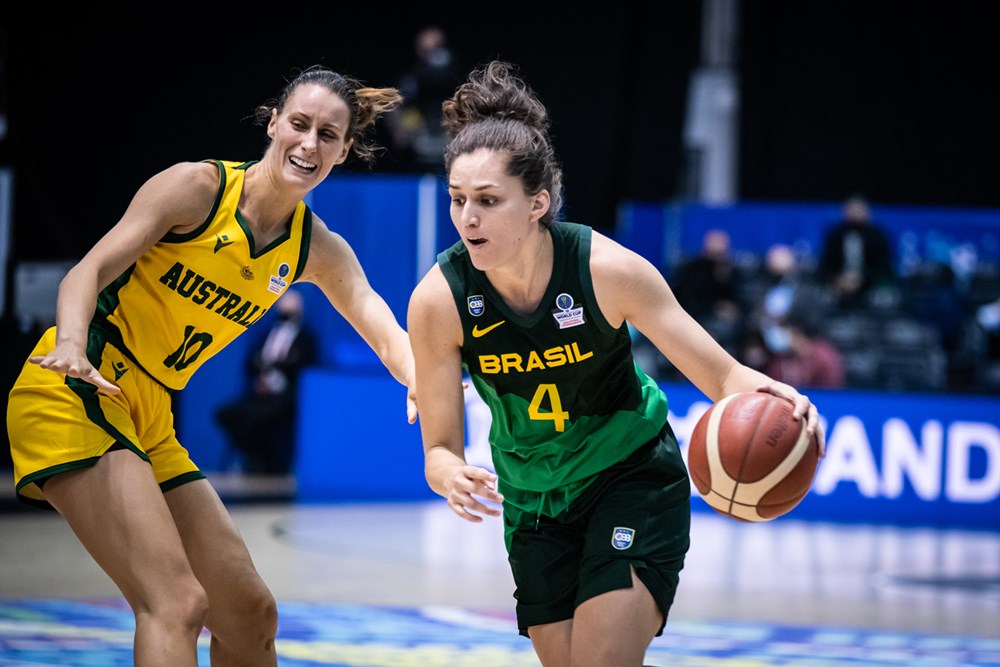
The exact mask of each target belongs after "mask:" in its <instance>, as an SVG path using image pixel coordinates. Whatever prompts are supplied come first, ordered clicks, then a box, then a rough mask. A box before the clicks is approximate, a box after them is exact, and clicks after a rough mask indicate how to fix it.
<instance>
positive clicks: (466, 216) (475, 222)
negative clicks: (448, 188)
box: [461, 202, 479, 227]
mask: <svg viewBox="0 0 1000 667" xmlns="http://www.w3.org/2000/svg"><path fill="white" fill-rule="evenodd" d="M461 221H462V226H464V227H477V226H479V214H478V213H477V212H476V210H475V207H474V206H473V205H472V203H471V202H465V205H464V206H463V207H462V215H461Z"/></svg>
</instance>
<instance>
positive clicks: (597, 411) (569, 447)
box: [438, 222, 667, 516]
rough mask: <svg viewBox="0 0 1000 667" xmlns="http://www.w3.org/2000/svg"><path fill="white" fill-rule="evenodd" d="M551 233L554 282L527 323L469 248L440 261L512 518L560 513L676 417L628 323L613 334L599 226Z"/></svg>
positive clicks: (559, 227) (559, 226) (565, 226)
mask: <svg viewBox="0 0 1000 667" xmlns="http://www.w3.org/2000/svg"><path fill="white" fill-rule="evenodd" d="M551 233H552V240H553V244H554V250H555V254H554V259H553V269H552V277H551V279H550V282H549V286H548V288H547V290H546V292H545V296H544V297H543V298H542V300H541V302H540V304H539V306H538V308H537V309H536V310H535V312H533V313H529V314H526V315H520V314H518V313H516V312H514V311H513V310H511V309H510V308H509V307H508V306H507V304H506V303H505V302H504V301H503V299H502V298H501V297H500V295H499V294H498V293H497V292H496V291H495V290H494V289H493V287H492V285H491V284H490V282H489V280H488V279H487V278H486V275H485V274H484V273H483V272H482V271H479V270H478V269H476V268H475V267H474V266H473V264H472V261H471V260H470V258H469V255H468V252H467V250H466V248H465V246H464V244H463V243H462V242H461V241H459V242H458V243H456V244H455V245H453V246H452V247H451V248H449V249H448V250H445V251H444V252H442V253H441V254H440V255H439V256H438V264H439V265H440V266H441V270H442V272H443V273H444V276H445V278H446V280H447V281H448V284H449V286H450V288H451V292H452V295H453V296H454V298H455V303H456V305H457V306H458V311H459V314H460V317H461V320H462V331H463V340H464V342H463V345H462V351H461V352H462V364H463V368H464V370H465V371H466V372H467V373H468V374H469V377H470V378H471V380H472V384H473V385H474V386H475V388H476V390H477V391H478V392H479V395H480V396H481V397H482V398H483V400H484V401H485V403H486V404H487V405H488V406H489V408H490V413H491V415H492V424H491V427H490V435H489V440H490V449H491V452H492V457H493V464H494V466H495V468H496V472H497V476H498V478H499V490H500V492H501V493H503V494H504V498H505V503H504V504H505V507H506V508H507V511H508V514H510V513H511V512H512V510H515V509H516V510H520V511H522V512H526V513H530V514H532V515H537V514H543V515H546V516H556V515H557V514H558V513H559V512H561V511H562V510H563V509H565V508H566V507H568V506H569V504H570V503H571V502H572V500H573V499H574V498H575V497H577V496H578V495H579V494H580V493H581V492H582V491H583V490H584V489H585V488H586V487H587V485H588V484H589V483H590V482H591V481H593V479H594V477H595V475H597V474H598V473H599V472H601V471H602V470H604V469H606V468H608V467H609V466H611V465H613V464H615V463H617V462H619V461H621V460H622V459H624V458H625V457H627V456H628V455H629V454H631V453H632V452H634V451H635V450H636V449H638V448H639V447H641V446H642V445H643V444H645V443H646V442H648V441H649V440H651V439H652V438H654V437H656V436H657V434H658V433H659V432H660V430H661V429H662V428H663V426H664V424H665V423H666V420H667V399H666V396H665V395H664V394H663V392H662V391H661V390H660V388H659V386H658V385H657V384H656V382H654V381H653V380H652V379H651V378H650V377H649V376H647V375H646V374H645V373H644V372H643V371H642V370H641V369H640V368H639V367H638V366H637V365H636V363H635V361H634V359H633V357H632V343H631V339H630V337H629V331H628V326H627V324H625V323H623V324H622V325H621V326H620V327H618V328H614V327H612V326H611V324H609V323H608V321H607V320H606V319H605V318H604V316H603V314H602V313H601V311H600V309H599V308H598V306H597V299H596V297H595V296H594V286H593V282H592V279H591V275H590V242H591V234H592V230H591V229H590V228H589V227H586V226H583V225H579V224H574V223H567V222H560V223H556V224H554V225H553V226H552V229H551ZM515 513H516V512H515Z"/></svg>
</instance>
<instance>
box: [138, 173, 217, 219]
mask: <svg viewBox="0 0 1000 667" xmlns="http://www.w3.org/2000/svg"><path fill="white" fill-rule="evenodd" d="M220 183H221V179H220V175H219V170H218V168H217V167H216V166H215V164H213V163H211V162H178V163H176V164H174V165H171V166H169V167H167V168H166V169H164V170H163V171H160V172H158V173H156V174H154V175H153V176H151V177H150V178H149V179H148V180H147V181H146V182H145V183H143V185H142V187H141V188H139V190H138V192H136V194H135V197H133V199H132V202H131V204H130V206H129V211H128V213H127V217H130V218H143V219H153V218H155V219H156V223H155V224H156V225H158V226H159V227H161V228H166V229H170V230H171V231H172V232H174V233H185V232H188V231H191V230H192V229H195V228H197V227H198V226H199V225H201V224H203V223H204V222H205V220H206V218H207V216H208V215H209V213H210V212H211V211H212V209H213V207H214V205H215V201H216V199H217V198H218V195H219V185H220Z"/></svg>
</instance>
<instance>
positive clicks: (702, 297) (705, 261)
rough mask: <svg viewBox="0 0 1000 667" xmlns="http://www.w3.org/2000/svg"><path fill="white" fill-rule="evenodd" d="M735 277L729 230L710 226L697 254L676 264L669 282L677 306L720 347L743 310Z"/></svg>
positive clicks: (731, 338) (734, 331)
mask: <svg viewBox="0 0 1000 667" xmlns="http://www.w3.org/2000/svg"><path fill="white" fill-rule="evenodd" d="M739 281H740V271H739V269H738V267H737V266H736V265H735V263H734V261H733V257H732V248H731V246H730V238H729V234H728V233H727V232H725V231H723V230H721V229H710V230H708V231H707V232H705V236H704V239H703V240H702V250H701V254H699V255H698V256H696V257H693V258H691V259H688V260H687V261H686V262H684V263H682V264H681V265H680V266H679V267H677V269H676V270H675V272H674V275H673V276H672V278H671V281H670V284H671V288H672V289H673V291H674V294H675V295H676V296H677V300H678V301H679V302H680V304H681V306H683V307H684V309H685V310H686V311H688V313H690V314H691V316H692V317H693V318H694V319H695V320H697V321H698V323H699V324H701V325H702V326H704V327H705V328H706V329H708V331H709V332H710V333H711V334H712V335H713V336H714V337H715V338H716V340H718V341H719V343H720V344H722V345H723V347H727V348H731V345H732V344H734V343H735V342H736V341H737V340H738V337H739V335H740V327H741V326H742V321H743V316H744V314H745V309H744V306H743V303H742V302H741V296H740V283H739Z"/></svg>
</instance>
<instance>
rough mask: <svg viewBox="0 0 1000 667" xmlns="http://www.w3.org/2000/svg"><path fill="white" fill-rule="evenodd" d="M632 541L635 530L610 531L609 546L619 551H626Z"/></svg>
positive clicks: (619, 529) (616, 529)
mask: <svg viewBox="0 0 1000 667" xmlns="http://www.w3.org/2000/svg"><path fill="white" fill-rule="evenodd" d="M634 540H635V530H633V529H632V528H615V529H614V530H612V531H611V546H613V547H614V548H615V549H618V550H619V551H624V550H625V549H628V548H629V547H630V546H632V542H633V541H634Z"/></svg>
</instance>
